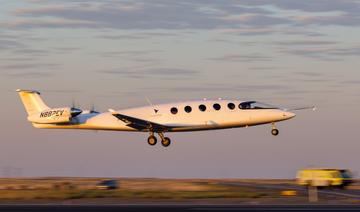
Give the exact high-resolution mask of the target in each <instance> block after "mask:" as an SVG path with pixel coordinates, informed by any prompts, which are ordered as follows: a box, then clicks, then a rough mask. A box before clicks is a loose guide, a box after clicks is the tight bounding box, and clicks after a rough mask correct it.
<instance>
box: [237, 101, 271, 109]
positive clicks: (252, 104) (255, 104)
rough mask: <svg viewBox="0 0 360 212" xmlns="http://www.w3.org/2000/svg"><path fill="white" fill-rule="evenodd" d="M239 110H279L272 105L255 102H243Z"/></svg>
mask: <svg viewBox="0 0 360 212" xmlns="http://www.w3.org/2000/svg"><path fill="white" fill-rule="evenodd" d="M239 108H240V109H242V110H249V109H277V107H274V106H272V105H268V104H264V103H261V102H255V101H248V102H242V103H240V104H239Z"/></svg>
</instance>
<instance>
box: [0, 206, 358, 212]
mask: <svg viewBox="0 0 360 212" xmlns="http://www.w3.org/2000/svg"><path fill="white" fill-rule="evenodd" d="M0 211H9V212H20V211H21V212H23V211H37V212H44V211H51V212H62V211H78V212H82V211H86V212H93V211H94V212H113V211H147V212H148V211H156V212H161V211H167V212H168V211H171V212H176V211H360V205H0Z"/></svg>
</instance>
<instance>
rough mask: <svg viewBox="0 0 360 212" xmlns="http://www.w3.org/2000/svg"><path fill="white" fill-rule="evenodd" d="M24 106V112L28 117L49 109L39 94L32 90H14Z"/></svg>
mask: <svg viewBox="0 0 360 212" xmlns="http://www.w3.org/2000/svg"><path fill="white" fill-rule="evenodd" d="M16 91H17V92H18V93H19V96H20V99H21V101H22V103H23V104H24V107H25V110H26V112H27V114H28V115H29V116H31V115H33V114H35V113H39V112H41V111H44V110H47V109H50V108H49V107H48V106H47V105H46V104H45V103H44V101H43V100H42V99H41V97H40V92H38V91H34V90H22V89H17V90H16Z"/></svg>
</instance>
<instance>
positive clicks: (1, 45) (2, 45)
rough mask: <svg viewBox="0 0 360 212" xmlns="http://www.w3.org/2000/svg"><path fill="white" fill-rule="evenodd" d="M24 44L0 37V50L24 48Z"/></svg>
mask: <svg viewBox="0 0 360 212" xmlns="http://www.w3.org/2000/svg"><path fill="white" fill-rule="evenodd" d="M24 47H25V45H24V44H22V43H20V42H18V41H14V40H4V39H0V51H1V50H4V49H13V48H24Z"/></svg>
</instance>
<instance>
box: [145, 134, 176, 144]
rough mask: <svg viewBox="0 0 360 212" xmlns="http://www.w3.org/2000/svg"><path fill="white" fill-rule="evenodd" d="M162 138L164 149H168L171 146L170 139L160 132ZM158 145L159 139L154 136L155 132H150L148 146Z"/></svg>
mask: <svg viewBox="0 0 360 212" xmlns="http://www.w3.org/2000/svg"><path fill="white" fill-rule="evenodd" d="M158 134H159V136H160V138H161V145H163V146H164V147H168V146H170V144H171V140H170V138H168V137H164V134H163V133H161V132H159V133H158ZM156 143H157V139H156V137H155V136H154V132H150V136H149V137H148V144H149V145H151V146H154V145H155V144H156Z"/></svg>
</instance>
